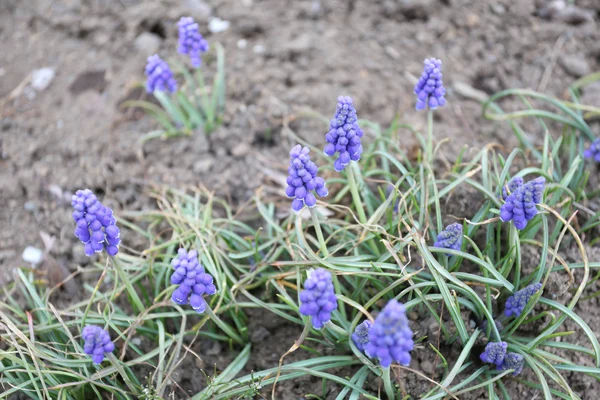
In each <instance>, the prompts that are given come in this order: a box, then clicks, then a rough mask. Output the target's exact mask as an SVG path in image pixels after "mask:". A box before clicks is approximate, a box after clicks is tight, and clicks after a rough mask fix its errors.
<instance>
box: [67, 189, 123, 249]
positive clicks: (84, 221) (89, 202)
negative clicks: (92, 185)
mask: <svg viewBox="0 0 600 400" xmlns="http://www.w3.org/2000/svg"><path fill="white" fill-rule="evenodd" d="M71 205H72V206H73V219H74V220H75V223H76V224H77V227H76V228H75V236H77V238H78V239H79V240H81V242H82V243H83V244H84V245H85V254H86V255H87V256H88V257H91V256H92V255H93V254H94V253H99V252H101V251H102V250H104V249H106V252H107V253H108V255H110V256H115V255H116V254H117V253H118V252H119V244H121V231H120V230H119V228H118V227H117V221H116V220H115V217H113V212H112V210H111V209H110V208H108V207H105V206H103V205H102V203H100V201H98V198H97V197H96V196H95V195H94V193H92V191H91V190H89V189H85V190H78V191H77V192H76V193H75V194H74V195H73V197H72V199H71Z"/></svg>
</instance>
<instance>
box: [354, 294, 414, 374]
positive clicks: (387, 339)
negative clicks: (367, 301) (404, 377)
mask: <svg viewBox="0 0 600 400" xmlns="http://www.w3.org/2000/svg"><path fill="white" fill-rule="evenodd" d="M412 337H413V332H412V330H411V329H410V326H409V325H408V318H406V309H405V308H404V305H403V304H402V303H399V302H398V301H397V300H390V301H389V302H388V303H387V304H386V306H385V307H384V308H383V310H381V312H380V313H379V315H378V316H377V318H376V319H375V322H374V323H373V326H372V327H371V330H370V331H369V343H367V345H366V347H365V353H366V354H367V355H368V356H369V357H371V358H378V359H379V362H380V363H381V366H382V367H384V368H387V367H389V366H390V365H391V364H392V362H393V361H396V362H398V363H399V364H400V365H404V366H407V365H409V364H410V351H411V350H412V349H413V348H414V342H413V338H412Z"/></svg>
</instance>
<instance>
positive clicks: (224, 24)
mask: <svg viewBox="0 0 600 400" xmlns="http://www.w3.org/2000/svg"><path fill="white" fill-rule="evenodd" d="M230 25H231V22H229V21H226V20H224V19H221V18H218V17H213V18H211V19H210V21H209V22H208V30H209V31H211V32H212V33H219V32H225V31H226V30H227V29H229V26H230Z"/></svg>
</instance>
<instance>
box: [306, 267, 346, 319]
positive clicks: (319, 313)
mask: <svg viewBox="0 0 600 400" xmlns="http://www.w3.org/2000/svg"><path fill="white" fill-rule="evenodd" d="M300 303H301V305H300V313H301V314H302V315H306V316H308V317H311V321H312V325H313V327H314V328H315V329H321V328H322V327H323V325H325V323H327V321H329V320H330V319H331V313H332V312H333V311H334V310H335V309H337V306H338V305H337V296H336V295H335V290H334V288H333V281H332V277H331V273H330V272H329V271H327V270H326V269H323V268H317V269H315V270H312V271H309V273H308V278H307V279H306V280H305V281H304V290H303V291H302V292H300Z"/></svg>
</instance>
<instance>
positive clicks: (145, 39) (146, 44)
mask: <svg viewBox="0 0 600 400" xmlns="http://www.w3.org/2000/svg"><path fill="white" fill-rule="evenodd" d="M160 41H161V38H160V36H158V35H155V34H154V33H150V32H142V33H141V34H140V35H139V36H138V37H136V38H135V41H134V45H135V48H136V49H137V50H138V51H139V52H140V53H141V54H142V55H144V56H151V55H152V54H154V53H156V52H157V51H158V48H159V47H160Z"/></svg>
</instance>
